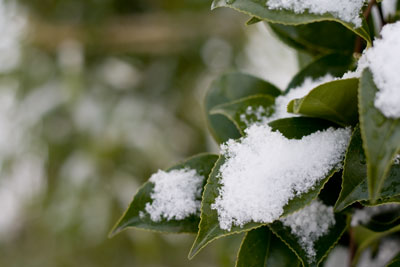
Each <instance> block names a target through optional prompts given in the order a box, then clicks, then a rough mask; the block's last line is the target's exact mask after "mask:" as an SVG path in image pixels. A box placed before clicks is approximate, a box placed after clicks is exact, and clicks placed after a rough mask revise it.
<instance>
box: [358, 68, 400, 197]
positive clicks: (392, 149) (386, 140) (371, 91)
mask: <svg viewBox="0 0 400 267" xmlns="http://www.w3.org/2000/svg"><path fill="white" fill-rule="evenodd" d="M377 91H378V88H377V87H376V85H375V83H374V81H373V77H372V73H371V71H370V70H369V69H366V70H364V72H363V74H362V76H361V80H360V88H359V114H360V128H361V137H362V140H363V147H364V152H365V155H366V161H367V177H368V190H369V195H370V199H371V201H372V202H374V201H376V200H377V199H378V198H379V196H380V192H381V190H382V187H383V185H384V182H385V180H386V178H387V176H388V174H389V170H390V166H391V165H392V161H393V159H394V157H395V155H396V154H397V152H398V151H399V149H400V119H397V120H394V119H388V118H386V117H385V116H384V115H383V114H382V113H381V112H380V111H379V110H378V109H377V108H375V106H374V101H375V94H376V92H377Z"/></svg>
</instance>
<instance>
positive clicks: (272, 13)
mask: <svg viewBox="0 0 400 267" xmlns="http://www.w3.org/2000/svg"><path fill="white" fill-rule="evenodd" d="M267 2H268V0H267V1H265V0H214V2H213V4H212V8H217V7H230V8H233V9H236V10H238V11H240V12H243V13H246V14H248V15H250V16H252V17H256V18H258V19H261V20H265V21H268V22H272V23H280V24H285V25H301V24H307V23H313V22H319V21H336V22H339V23H341V24H342V25H343V26H345V27H346V28H348V29H350V30H352V31H353V32H354V33H356V34H357V35H359V36H360V37H362V38H363V39H364V40H365V41H366V42H367V43H368V46H369V45H370V44H371V37H370V35H369V29H368V25H367V23H366V22H365V20H364V19H363V25H362V26H361V27H359V28H356V27H355V26H354V25H353V24H351V23H348V22H344V21H342V20H340V19H338V18H336V17H334V16H332V15H331V14H329V13H326V14H323V15H317V14H312V13H309V12H304V13H295V12H294V11H291V10H273V9H269V8H268V6H267Z"/></svg>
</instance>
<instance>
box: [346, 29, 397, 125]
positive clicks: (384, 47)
mask: <svg viewBox="0 0 400 267" xmlns="http://www.w3.org/2000/svg"><path fill="white" fill-rule="evenodd" d="M381 36H382V38H381V39H376V40H375V41H374V45H373V47H371V48H369V49H367V50H365V51H364V53H363V55H362V57H361V58H360V60H359V61H358V66H357V70H356V71H355V72H349V73H346V74H345V75H344V76H343V78H354V77H357V78H359V77H360V76H361V73H362V71H363V70H364V69H365V68H367V67H369V69H370V70H371V72H372V74H373V79H374V82H375V84H376V86H377V87H378V89H379V91H378V92H377V94H376V96H375V103H374V104H375V107H376V108H377V109H379V110H380V111H381V112H382V113H383V114H384V115H385V116H386V117H387V118H395V119H397V118H400V105H399V103H400V75H399V73H398V72H399V69H400V60H399V57H400V22H396V23H394V24H387V25H385V26H384V27H383V28H382V31H381Z"/></svg>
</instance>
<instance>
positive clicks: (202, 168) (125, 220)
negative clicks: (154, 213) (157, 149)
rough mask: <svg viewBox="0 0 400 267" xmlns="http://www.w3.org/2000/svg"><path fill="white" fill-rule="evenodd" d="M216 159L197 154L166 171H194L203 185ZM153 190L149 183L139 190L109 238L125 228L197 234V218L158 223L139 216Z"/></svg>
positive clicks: (213, 156)
mask: <svg viewBox="0 0 400 267" xmlns="http://www.w3.org/2000/svg"><path fill="white" fill-rule="evenodd" d="M217 159H218V156H217V155H212V154H199V155H197V156H194V157H192V158H189V159H187V160H186V161H184V162H182V163H179V164H177V165H175V166H173V167H171V168H169V169H168V171H170V170H174V169H183V168H190V169H194V170H196V171H197V173H198V174H199V175H202V176H204V177H205V180H204V183H205V182H206V180H207V177H208V175H209V174H210V172H211V170H212V168H213V166H214V164H215V162H216V161H217ZM153 188H154V185H153V183H151V182H146V183H144V184H143V186H142V187H140V188H139V190H138V192H137V193H136V195H135V196H134V198H133V201H132V203H131V204H130V206H129V208H128V209H127V210H126V211H125V213H124V214H123V215H122V217H121V219H120V220H119V221H118V222H117V224H116V225H115V226H114V228H113V230H112V231H111V234H110V235H111V236H112V235H115V234H117V233H119V232H120V231H122V230H124V229H125V228H127V227H137V228H142V229H148V230H154V231H160V232H172V233H183V232H187V233H196V232H197V230H198V224H199V221H200V218H199V216H195V215H191V216H189V217H188V218H186V219H184V220H169V221H168V220H166V219H163V220H162V221H160V222H153V221H152V220H151V219H150V216H149V215H148V214H147V213H144V214H143V216H140V215H139V214H140V213H141V212H143V211H144V210H145V206H146V203H151V202H152V199H151V196H150V194H151V193H152V191H153Z"/></svg>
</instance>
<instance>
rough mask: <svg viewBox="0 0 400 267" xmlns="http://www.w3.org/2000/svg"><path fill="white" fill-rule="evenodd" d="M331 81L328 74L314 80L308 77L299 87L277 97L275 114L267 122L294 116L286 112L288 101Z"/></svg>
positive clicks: (331, 78) (330, 76)
mask: <svg viewBox="0 0 400 267" xmlns="http://www.w3.org/2000/svg"><path fill="white" fill-rule="evenodd" d="M333 80H334V77H333V76H332V75H330V74H326V75H325V76H323V77H320V78H318V79H315V80H313V79H312V78H309V77H308V78H306V79H305V80H304V82H303V83H302V84H301V85H300V86H298V87H295V88H292V89H291V90H290V91H289V92H288V93H287V94H286V95H282V96H278V97H277V98H276V99H275V113H274V114H273V115H272V116H271V117H270V118H269V121H273V120H277V119H283V118H288V117H294V116H296V115H294V114H291V113H288V112H287V106H288V104H289V102H290V101H292V100H293V99H296V98H302V97H304V96H306V95H307V94H308V93H309V92H310V91H311V90H312V89H314V88H315V87H317V86H319V85H321V84H323V83H327V82H330V81H333Z"/></svg>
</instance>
